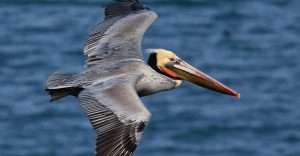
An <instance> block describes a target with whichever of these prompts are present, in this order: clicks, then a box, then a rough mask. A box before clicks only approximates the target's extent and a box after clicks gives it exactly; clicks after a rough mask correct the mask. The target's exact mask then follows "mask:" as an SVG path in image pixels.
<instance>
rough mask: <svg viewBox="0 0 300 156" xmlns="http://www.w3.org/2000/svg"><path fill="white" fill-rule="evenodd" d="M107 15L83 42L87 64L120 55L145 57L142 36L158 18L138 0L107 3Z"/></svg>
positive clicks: (93, 63) (99, 62) (91, 64)
mask: <svg viewBox="0 0 300 156" xmlns="http://www.w3.org/2000/svg"><path fill="white" fill-rule="evenodd" d="M104 7H105V19H104V21H102V22H100V23H99V24H97V25H96V26H95V27H94V28H93V30H92V31H91V32H90V34H89V36H88V38H87V39H86V42H85V45H84V54H85V55H86V56H87V64H86V66H87V67H90V66H93V65H97V64H101V63H106V62H109V61H115V60H120V59H130V58H133V59H142V54H141V40H142V37H143V35H144V33H145V31H146V30H147V29H148V27H149V26H150V25H151V24H152V23H153V21H154V20H155V19H156V18H157V15H156V13H155V12H153V11H150V10H149V8H147V7H145V6H143V5H142V4H141V3H140V2H139V1H138V0H115V2H114V3H109V4H106V5H104Z"/></svg>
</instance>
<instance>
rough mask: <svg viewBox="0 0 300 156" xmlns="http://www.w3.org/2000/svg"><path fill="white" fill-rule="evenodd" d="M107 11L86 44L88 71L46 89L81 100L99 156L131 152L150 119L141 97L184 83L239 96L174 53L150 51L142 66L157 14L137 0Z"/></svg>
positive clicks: (122, 0)
mask: <svg viewBox="0 0 300 156" xmlns="http://www.w3.org/2000/svg"><path fill="white" fill-rule="evenodd" d="M104 7H105V19H104V21H103V22H100V23H99V24H97V25H96V26H95V28H94V29H93V30H92V31H91V33H90V34H89V36H88V38H87V40H86V42H85V45H84V54H85V55H86V56H87V61H86V67H87V68H86V70H85V71H83V72H82V73H79V74H76V75H70V74H65V73H54V74H53V75H52V76H51V77H50V78H49V79H48V81H47V83H46V87H45V89H46V91H48V93H49V94H50V96H51V101H54V100H58V99H60V98H63V97H65V96H68V95H73V96H76V97H78V98H79V101H80V105H81V106H82V108H83V109H84V111H85V113H86V115H87V116H88V118H89V120H90V122H91V124H92V126H93V128H94V129H95V130H96V134H97V139H96V155H97V156H110V155H118V156H123V155H124V156H130V155H132V154H133V152H134V151H135V149H136V147H137V145H138V143H139V142H140V139H141V136H142V132H143V130H144V128H145V127H146V125H147V124H148V122H149V120H150V117H151V114H150V112H149V111H148V110H147V109H146V108H145V106H144V105H143V103H142V102H141V100H140V99H139V96H146V95H150V94H154V93H157V92H161V91H166V90H170V89H173V88H175V87H178V86H179V85H181V84H182V81H183V80H188V81H191V82H193V83H195V84H197V85H200V86H204V87H205V88H208V89H211V90H214V91H217V92H220V93H225V94H230V95H234V96H237V95H238V93H237V92H235V91H233V90H231V89H229V88H228V87H226V86H224V85H223V84H221V83H220V82H218V81H216V80H214V79H212V78H211V77H209V76H207V75H205V74H204V73H202V72H200V71H198V70H196V69H195V68H192V67H191V66H189V65H188V64H187V63H185V62H184V61H182V60H181V59H180V58H179V57H177V56H176V55H175V54H174V53H172V52H170V51H166V50H163V49H152V50H150V51H151V53H150V57H149V59H148V62H147V63H146V62H144V61H143V59H142V52H141V41H142V38H143V35H144V33H145V31H146V30H147V28H148V27H149V26H150V25H151V24H152V23H153V22H154V21H155V19H156V18H157V14H156V13H155V12H153V11H151V10H149V8H148V7H146V6H144V5H142V4H141V3H140V2H139V1H138V0H115V1H114V2H112V3H109V4H105V5H104Z"/></svg>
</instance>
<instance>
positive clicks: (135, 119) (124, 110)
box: [79, 76, 151, 156]
mask: <svg viewBox="0 0 300 156" xmlns="http://www.w3.org/2000/svg"><path fill="white" fill-rule="evenodd" d="M137 79H138V78H137V76H131V77H125V78H115V79H113V80H111V79H110V80H107V82H104V83H101V84H100V85H97V86H91V87H88V88H86V89H84V90H83V91H82V92H81V93H80V94H79V100H80V104H81V106H82V107H83V109H84V111H85V113H86V114H87V116H88V117H89V119H90V122H91V124H92V126H93V127H94V129H95V130H96V134H97V139H96V155H97V156H102V155H128V156H130V155H132V154H133V152H134V151H135V149H136V147H137V145H138V143H139V142H140V138H141V135H142V131H143V129H144V127H145V125H147V123H148V122H149V120H150V116H151V114H150V112H149V111H148V110H147V109H146V108H145V107H144V105H143V103H142V102H141V101H140V99H139V97H138V95H137V93H136V91H135V89H134V88H135V87H134V86H135V85H136V81H137Z"/></svg>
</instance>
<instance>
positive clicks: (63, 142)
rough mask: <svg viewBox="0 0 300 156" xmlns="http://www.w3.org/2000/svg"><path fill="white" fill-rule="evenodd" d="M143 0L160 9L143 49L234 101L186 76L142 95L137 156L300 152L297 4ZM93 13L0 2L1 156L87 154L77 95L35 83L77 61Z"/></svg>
mask: <svg viewBox="0 0 300 156" xmlns="http://www.w3.org/2000/svg"><path fill="white" fill-rule="evenodd" d="M144 2H145V3H146V4H147V5H148V6H149V7H150V8H152V10H155V11H156V12H157V13H158V14H159V19H158V20H157V21H156V23H154V24H153V25H152V27H151V28H150V29H149V30H148V31H147V33H146V34H145V37H144V40H143V49H144V51H146V49H147V48H164V49H169V50H172V51H174V52H175V53H177V54H178V55H179V56H180V57H181V58H183V59H184V60H185V61H186V62H188V63H190V64H192V65H193V66H195V67H196V68H198V69H200V70H202V71H203V72H205V73H207V74H209V75H211V76H212V77H214V78H216V79H218V80H220V81H222V82H224V83H225V84H226V85H228V86H230V87H231V88H234V89H236V90H237V91H239V92H240V93H241V96H242V98H241V99H240V100H237V99H235V98H233V97H230V96H225V95H221V94H217V93H213V92H211V91H208V90H205V89H203V88H200V87H198V86H195V85H192V84H190V83H188V82H186V83H184V85H183V86H181V87H179V88H177V89H175V90H172V91H168V92H164V93H159V94H156V95H152V96H150V97H145V98H143V102H144V103H145V105H146V106H147V108H148V109H149V110H150V111H151V112H152V120H151V122H150V124H149V125H148V127H147V128H146V130H145V132H144V135H143V139H142V142H141V143H140V145H139V147H138V148H137V151H136V153H135V155H137V156H299V155H300V100H299V98H300V90H299V88H300V83H299V79H300V22H299V21H300V9H299V7H300V1H298V0H251V1H248V0H189V1H187V0H177V1H175V0H152V1H150V0H149V1H147V0H144ZM102 12H103V10H102V9H101V7H100V4H99V1H98V0H88V1H85V0H76V1H73V0H0V86H1V89H0V99H1V100H0V156H54V155H55V156H66V155H68V156H87V155H93V153H94V143H95V133H94V131H93V129H92V127H91V125H90V124H89V121H88V119H87V118H86V117H85V114H84V112H83V111H82V109H81V108H80V106H79V103H78V101H77V99H76V98H73V97H68V98H65V99H63V100H61V101H58V102H54V103H49V102H48V101H49V97H48V96H47V94H46V93H45V92H44V90H43V88H44V84H45V81H46V79H47V78H48V76H49V75H51V74H52V73H53V72H55V71H64V72H70V73H77V72H80V71H82V70H84V67H83V64H84V60H85V57H84V55H83V54H82V47H83V42H84V40H85V38H86V36H87V34H88V32H89V30H90V29H91V28H92V26H93V25H95V24H96V23H97V22H98V21H99V20H102V18H103V13H102ZM144 56H145V58H146V57H147V53H146V52H145V53H144Z"/></svg>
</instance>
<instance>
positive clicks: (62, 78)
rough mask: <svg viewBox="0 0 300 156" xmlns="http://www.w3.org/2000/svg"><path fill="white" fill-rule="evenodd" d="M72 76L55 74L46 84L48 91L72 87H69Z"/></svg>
mask: <svg viewBox="0 0 300 156" xmlns="http://www.w3.org/2000/svg"><path fill="white" fill-rule="evenodd" d="M71 78H72V75H71V74H65V73H54V74H53V75H51V76H50V77H49V79H48V80H47V83H46V89H59V88H66V87H72V86H71V85H68V82H69V81H70V80H71Z"/></svg>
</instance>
